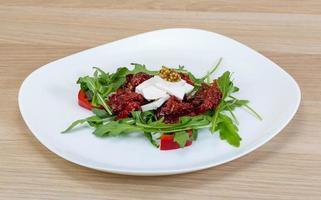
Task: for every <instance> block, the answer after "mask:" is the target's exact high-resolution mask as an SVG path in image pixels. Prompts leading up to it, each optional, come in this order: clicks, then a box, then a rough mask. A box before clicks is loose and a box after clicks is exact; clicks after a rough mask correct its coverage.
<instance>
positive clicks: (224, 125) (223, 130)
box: [217, 114, 242, 147]
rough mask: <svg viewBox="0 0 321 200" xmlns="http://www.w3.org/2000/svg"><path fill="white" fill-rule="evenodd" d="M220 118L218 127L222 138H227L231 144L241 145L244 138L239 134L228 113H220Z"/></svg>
mask: <svg viewBox="0 0 321 200" xmlns="http://www.w3.org/2000/svg"><path fill="white" fill-rule="evenodd" d="M219 118H220V122H219V123H218V125H217V128H218V131H219V133H220V138H221V139H222V140H226V141H227V142H228V143H229V144H230V145H233V146H235V147H239V146H240V142H241V140H242V139H241V137H240V136H239V134H238V128H237V126H236V125H235V124H234V123H233V121H232V119H231V118H229V117H228V116H227V115H224V114H219Z"/></svg>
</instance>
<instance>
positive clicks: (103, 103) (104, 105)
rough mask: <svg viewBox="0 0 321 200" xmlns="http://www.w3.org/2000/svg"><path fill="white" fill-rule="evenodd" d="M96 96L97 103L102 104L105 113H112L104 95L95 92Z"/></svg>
mask: <svg viewBox="0 0 321 200" xmlns="http://www.w3.org/2000/svg"><path fill="white" fill-rule="evenodd" d="M96 96H97V101H98V103H99V104H100V105H102V106H103V107H104V108H105V109H106V111H107V113H108V114H109V115H112V114H113V113H112V111H111V108H110V107H109V106H108V105H107V103H106V100H105V99H104V97H102V95H101V94H99V93H98V92H97V93H96Z"/></svg>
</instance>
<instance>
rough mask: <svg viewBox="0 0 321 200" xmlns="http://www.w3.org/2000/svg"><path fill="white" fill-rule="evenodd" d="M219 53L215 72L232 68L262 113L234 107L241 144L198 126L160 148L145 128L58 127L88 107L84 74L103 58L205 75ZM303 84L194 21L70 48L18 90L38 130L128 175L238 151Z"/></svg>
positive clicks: (104, 63) (281, 122) (95, 163)
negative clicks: (120, 132)
mask: <svg viewBox="0 0 321 200" xmlns="http://www.w3.org/2000/svg"><path fill="white" fill-rule="evenodd" d="M220 57H222V58H223V63H222V65H221V67H220V69H219V70H218V71H217V73H216V74H215V75H214V76H219V75H221V74H222V73H223V72H224V71H226V70H230V71H232V72H234V74H233V77H234V81H235V84H236V85H237V86H239V87H240V88H241V90H240V92H239V94H238V97H240V98H244V99H249V100H250V101H251V106H252V107H253V108H255V110H256V111H257V112H259V113H260V114H261V115H262V117H263V121H259V120H256V119H255V118H254V117H253V116H251V115H249V114H248V113H247V112H246V111H244V110H241V109H239V110H237V111H236V115H237V117H238V119H239V121H240V126H239V130H240V135H241V137H242V138H243V140H242V143H241V146H240V147H239V148H234V147H232V146H230V145H229V144H227V143H226V142H225V141H222V140H220V139H219V136H218V134H214V135H211V134H210V132H209V131H208V130H206V129H204V130H202V131H200V133H199V139H198V140H197V141H196V142H193V145H192V146H190V147H188V148H183V149H179V150H171V151H160V150H159V149H157V148H154V147H153V146H152V145H151V144H150V143H149V141H147V140H146V139H145V138H144V137H143V136H142V134H131V135H130V136H123V137H106V138H97V137H96V136H95V135H93V134H91V133H92V130H91V129H90V128H89V127H83V128H77V129H76V130H75V131H73V132H72V133H69V134H61V133H60V132H61V131H62V130H64V129H65V128H66V127H67V126H68V125H69V124H70V123H71V122H72V121H74V120H75V119H79V118H84V117H86V116H89V115H91V113H90V112H89V111H87V110H85V109H83V108H81V107H79V106H78V104H77V92H78V89H79V86H78V85H77V84H76V80H77V79H78V77H80V76H84V75H87V74H92V67H93V66H99V67H101V68H102V69H104V70H106V71H110V72H113V71H115V70H116V69H117V68H118V67H120V66H129V64H130V63H132V62H136V63H143V64H145V65H146V66H147V67H148V68H150V69H159V67H160V66H162V65H166V66H178V65H184V66H185V67H186V68H187V69H188V70H190V71H191V72H192V73H194V74H195V75H197V76H201V75H204V74H205V73H206V71H207V70H209V69H210V68H211V67H212V66H213V65H214V64H215V63H216V62H217V61H218V59H219V58H220ZM300 97H301V94H300V89H299V87H298V85H297V83H296V82H295V80H294V79H293V78H292V77H291V76H290V75H289V74H288V73H286V72H285V71H284V70H282V68H281V67H279V66H278V65H276V64H275V63H273V62H272V61H270V60H269V59H268V58H266V57H264V56H262V55H261V54H259V53H257V52H256V51H254V50H252V49H251V48H249V47H247V46H245V45H243V44H241V43H239V42H237V41H235V40H233V39H230V38H228V37H225V36H222V35H219V34H216V33H213V32H208V31H204V30H196V29H165V30H158V31H153V32H148V33H144V34H140V35H136V36H132V37H129V38H125V39H122V40H119V41H116V42H112V43H108V44H105V45H101V46H98V47H95V48H92V49H88V50H85V51H82V52H80V53H76V54H74V55H71V56H67V57H65V58H62V59H60V60H57V61H54V62H52V63H49V64H47V65H44V66H42V67H40V68H39V69H37V70H36V71H34V72H32V73H31V74H30V75H29V76H28V77H27V78H26V80H25V81H24V82H23V84H22V86H21V88H20V92H19V107H20V111H21V114H22V116H23V119H24V120H25V122H26V124H27V125H28V127H29V129H30V130H31V132H32V133H33V134H34V135H35V137H36V138H37V139H38V140H39V141H40V142H41V143H42V144H43V145H44V146H46V147H47V148H48V149H50V150H51V151H52V152H54V153H56V154H57V155H59V156H61V157H63V158H64V159H66V160H69V161H71V162H74V163H77V164H79V165H82V166H86V167H90V168H93V169H97V170H102V171H106V172H113V173H119V174H131V175H166V174H179V173H185V172H191V171H196V170H200V169H205V168H209V167H213V166H216V165H219V164H223V163H226V162H228V161H231V160H233V159H236V158H239V157H241V156H243V155H245V154H247V153H249V152H251V151H253V150H254V149H256V148H258V147H259V146H261V145H263V144H264V143H266V142H267V141H269V140H270V139H271V138H272V137H273V136H275V135H276V134H277V133H279V132H280V131H281V130H282V129H283V128H284V127H285V126H286V124H287V123H288V122H289V121H290V120H291V119H292V117H293V116H294V114H295V112H296V111H297V109H298V106H299V103H300Z"/></svg>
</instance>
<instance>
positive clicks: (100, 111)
mask: <svg viewBox="0 0 321 200" xmlns="http://www.w3.org/2000/svg"><path fill="white" fill-rule="evenodd" d="M91 111H92V112H93V113H94V114H95V115H96V116H97V117H100V118H106V117H109V116H110V115H109V114H108V113H107V112H106V111H105V110H103V109H97V108H93V109H91Z"/></svg>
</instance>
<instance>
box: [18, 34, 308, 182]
mask: <svg viewBox="0 0 321 200" xmlns="http://www.w3.org/2000/svg"><path fill="white" fill-rule="evenodd" d="M160 31H199V32H206V33H211V34H214V35H217V36H219V37H222V38H225V39H229V40H232V41H233V42H235V43H237V44H238V45H241V46H243V47H245V48H247V50H249V51H251V52H252V53H254V54H256V55H257V56H259V57H261V58H264V59H266V60H267V61H268V62H269V63H270V64H272V65H274V66H275V67H277V69H278V70H279V71H280V72H281V73H283V74H285V75H286V76H287V77H288V78H289V80H290V81H291V82H292V84H294V86H295V94H296V96H297V98H296V99H295V102H294V103H295V108H294V109H293V110H292V111H291V114H290V115H289V116H290V117H289V118H288V119H287V120H286V122H284V123H283V124H282V126H280V127H278V128H277V129H276V130H275V131H274V132H272V133H270V134H268V135H266V136H265V137H262V138H260V140H258V141H257V142H255V143H254V144H249V145H248V147H247V148H246V149H245V150H244V151H243V152H240V153H238V154H237V155H235V156H231V157H230V158H227V159H221V160H220V161H219V162H212V163H210V164H203V165H200V166H195V167H186V168H181V169H172V170H169V169H166V170H146V169H144V170H136V169H133V170H122V169H117V168H113V167H99V166H96V165H94V164H90V163H83V162H81V161H80V160H79V159H78V158H70V157H69V155H68V154H63V153H61V152H60V151H59V150H57V149H56V148H55V147H54V146H53V145H51V144H47V143H46V144H45V142H44V140H43V139H42V137H41V136H40V135H39V134H36V133H35V132H34V131H33V129H32V128H31V127H30V125H29V122H28V120H26V118H25V116H24V114H23V112H24V111H23V107H22V103H21V101H22V97H21V96H22V92H23V89H24V87H25V84H26V82H27V81H28V80H29V79H30V77H32V76H33V75H34V74H35V73H38V72H39V71H41V70H43V69H44V68H46V67H47V66H48V65H49V64H51V63H54V62H58V61H60V60H62V59H66V58H68V57H71V56H74V55H77V54H80V53H84V52H87V51H90V50H92V49H95V48H99V47H102V46H104V45H110V44H112V43H117V42H120V41H123V40H126V39H129V38H133V37H137V36H141V35H145V34H149V33H154V32H160ZM301 99H302V93H301V90H300V87H299V85H298V83H297V82H296V81H295V79H294V78H293V77H292V76H291V74H289V73H288V72H286V71H285V70H284V69H282V68H281V67H280V66H279V65H277V64H276V63H274V62H273V61H272V60H270V59H269V58H267V57H265V56H264V55H262V54H261V53H259V52H258V51H256V50H254V49H253V48H251V47H249V46H247V45H245V44H243V43H241V42H239V41H237V40H235V39H233V38H230V37H227V36H224V35H221V34H219V33H216V32H212V31H208V30H203V29H195V28H166V29H158V30H154V31H148V32H143V33H140V34H136V35H132V36H129V37H126V38H122V39H119V40H115V41H112V42H108V43H105V44H101V45H98V46H95V47H92V48H89V49H85V50H82V51H79V52H76V53H73V54H71V55H68V56H65V57H63V58H60V59H57V60H54V61H52V62H49V63H47V64H45V65H42V66H41V67H39V68H37V69H35V70H34V71H32V72H31V73H30V74H29V75H28V76H27V77H26V78H25V79H24V80H23V82H22V84H21V86H20V88H19V92H18V105H19V111H20V114H21V116H22V118H23V120H24V122H25V124H26V125H27V127H28V129H29V130H30V132H31V133H32V135H34V136H35V137H36V138H37V140H38V141H39V142H40V143H41V144H42V145H43V146H45V147H46V148H47V149H48V150H49V151H51V152H52V153H54V154H56V155H58V156H60V157H61V158H63V159H65V160H67V161H69V162H71V163H75V164H78V165H80V166H83V167H87V168H91V169H95V170H99V171H103V172H109V173H115V174H123V175H136V176H161V175H173V174H183V173H188V172H194V171H199V170H203V169H208V168H211V167H215V166H218V165H221V164H224V163H227V162H230V161H232V160H236V159H238V158H240V157H242V156H244V155H246V154H248V153H250V152H252V151H254V150H256V149H258V148H260V147H261V146H262V145H264V144H265V143H267V142H268V141H270V140H271V139H272V138H273V137H275V136H276V135H277V134H279V133H280V132H281V131H282V130H283V129H284V128H285V127H286V126H287V125H288V124H289V122H290V121H291V120H292V119H293V117H294V115H295V114H296V113H297V111H298V108H299V106H300V102H301Z"/></svg>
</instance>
